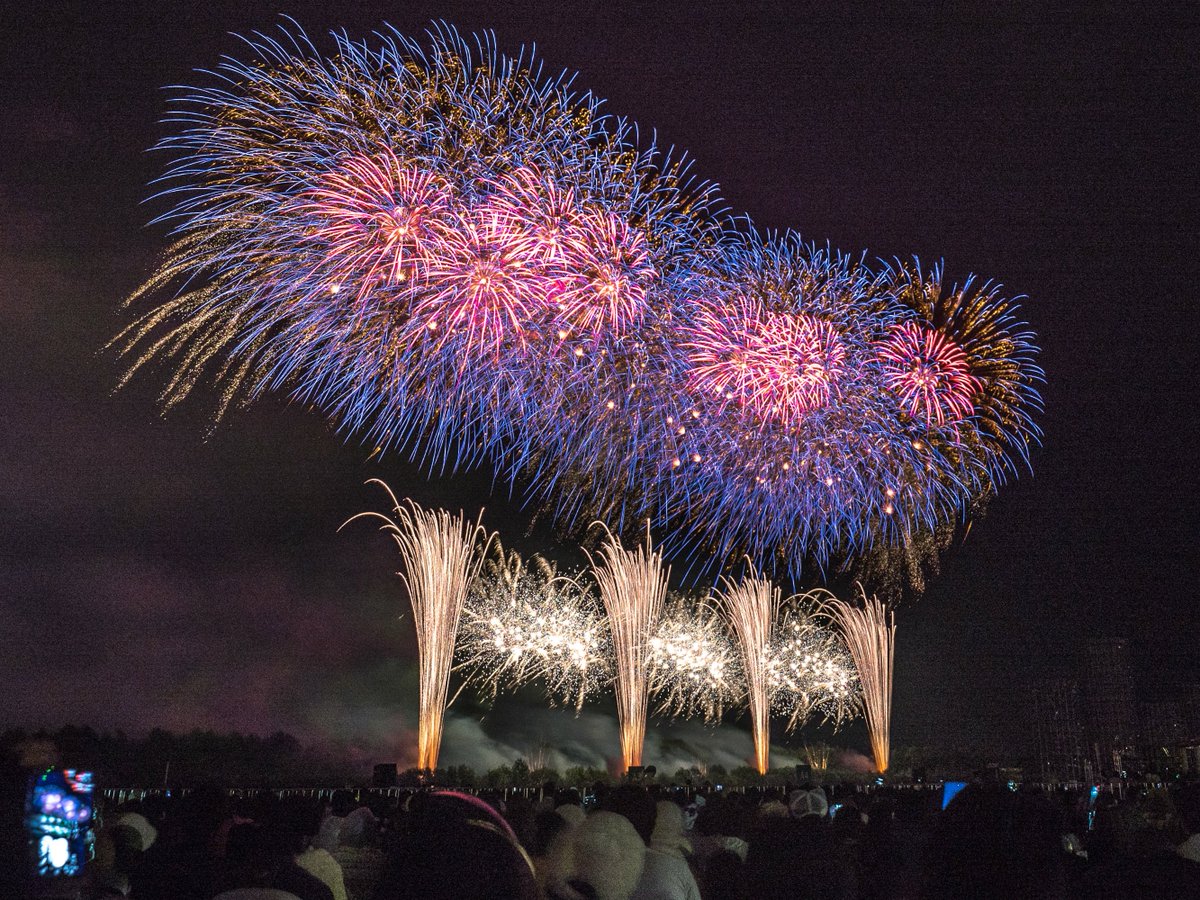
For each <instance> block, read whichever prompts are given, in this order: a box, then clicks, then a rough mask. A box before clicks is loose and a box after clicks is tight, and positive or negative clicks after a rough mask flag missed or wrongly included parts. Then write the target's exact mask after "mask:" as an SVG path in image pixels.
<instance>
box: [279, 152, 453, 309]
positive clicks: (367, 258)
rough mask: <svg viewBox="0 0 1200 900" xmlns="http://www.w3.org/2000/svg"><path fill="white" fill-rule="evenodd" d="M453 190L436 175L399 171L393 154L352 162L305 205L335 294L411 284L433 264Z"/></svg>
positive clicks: (310, 194)
mask: <svg viewBox="0 0 1200 900" xmlns="http://www.w3.org/2000/svg"><path fill="white" fill-rule="evenodd" d="M452 199H453V197H452V194H451V190H450V188H449V187H448V186H447V185H446V184H445V182H443V181H442V180H441V179H440V178H438V177H437V176H436V175H434V174H432V173H430V172H427V171H421V170H419V169H415V168H411V167H406V166H403V165H401V164H400V163H399V162H398V161H397V159H396V158H395V156H393V155H392V153H391V151H389V150H384V151H382V152H381V153H380V154H379V155H377V156H374V157H365V156H360V157H354V158H353V159H349V160H347V161H346V162H345V163H343V164H342V166H341V167H340V168H339V169H338V170H336V171H334V172H330V173H329V174H328V175H326V176H325V177H324V178H322V180H321V185H320V186H319V187H317V188H314V189H313V190H312V191H309V192H308V193H306V194H305V195H304V196H303V197H302V199H301V210H302V212H303V213H304V214H306V215H308V216H310V217H311V218H312V219H313V221H314V222H315V223H316V224H315V228H314V230H313V232H312V236H313V237H314V238H315V239H316V240H317V241H319V242H321V243H323V244H324V245H325V255H324V259H323V260H322V264H321V269H322V276H323V277H324V278H326V279H329V280H331V282H332V284H331V285H330V287H332V288H333V289H335V290H336V287H337V285H338V283H339V282H340V281H342V280H345V281H350V282H358V284H359V292H358V293H359V296H360V297H361V296H362V295H363V294H364V293H366V292H367V291H369V290H370V289H371V288H373V287H375V286H376V285H378V284H379V283H381V282H382V283H385V284H392V285H405V284H408V285H412V284H416V283H417V282H419V281H420V280H421V279H422V278H423V277H424V276H425V273H426V270H427V268H428V265H429V249H430V247H431V246H432V245H433V243H434V242H435V241H436V240H437V238H438V237H439V236H440V235H441V233H442V232H443V231H444V230H445V227H446V219H447V216H448V214H449V212H450V209H451V202H452Z"/></svg>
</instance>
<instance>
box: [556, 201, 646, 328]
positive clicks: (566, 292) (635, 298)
mask: <svg viewBox="0 0 1200 900" xmlns="http://www.w3.org/2000/svg"><path fill="white" fill-rule="evenodd" d="M563 249H564V253H563V256H562V257H561V261H562V264H561V268H560V271H559V273H558V277H557V278H556V282H555V286H556V288H557V290H556V292H555V294H554V296H553V301H554V303H555V304H556V305H557V309H558V318H559V319H560V321H562V322H564V323H566V324H568V325H570V326H571V327H573V328H577V329H581V330H584V331H588V332H592V333H599V332H601V331H611V332H615V333H620V332H622V331H624V330H625V329H626V328H628V327H630V326H631V325H634V324H636V323H637V322H639V321H641V318H642V316H643V315H644V314H645V309H646V296H647V292H648V289H649V287H650V284H651V282H652V281H653V280H654V279H655V278H656V277H657V275H658V272H657V270H656V269H655V268H654V264H653V263H652V262H651V260H650V250H649V246H648V244H647V241H646V236H645V234H644V233H643V232H642V231H641V230H640V229H637V228H631V227H630V226H629V224H628V223H626V222H625V221H623V220H622V219H621V218H619V217H617V216H615V215H613V214H612V213H608V212H603V211H588V212H587V213H585V214H584V216H583V218H582V220H581V222H580V226H579V229H578V231H577V233H576V235H575V237H574V238H573V239H572V240H570V241H568V242H566V243H565V244H564V246H563Z"/></svg>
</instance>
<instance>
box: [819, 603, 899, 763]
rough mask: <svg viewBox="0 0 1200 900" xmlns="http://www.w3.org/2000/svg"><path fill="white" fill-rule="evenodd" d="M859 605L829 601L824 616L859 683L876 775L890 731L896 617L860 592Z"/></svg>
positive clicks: (888, 744) (884, 758)
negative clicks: (834, 628) (834, 626)
mask: <svg viewBox="0 0 1200 900" xmlns="http://www.w3.org/2000/svg"><path fill="white" fill-rule="evenodd" d="M859 590H860V593H861V595H862V597H861V599H862V605H861V606H857V605H851V604H850V603H847V602H846V601H844V600H838V599H837V598H835V597H834V598H830V599H829V600H828V601H827V603H826V610H825V611H826V614H827V615H828V616H829V617H830V618H831V619H832V620H833V621H834V622H835V623H836V624H837V627H838V628H839V629H840V630H841V632H842V635H843V637H845V639H846V644H847V646H848V647H849V648H850V653H851V655H852V656H853V657H854V664H855V666H856V667H857V669H858V677H859V679H860V680H861V682H862V696H863V708H864V712H865V714H866V719H867V729H868V731H869V732H870V734H871V752H872V753H873V754H874V756H875V768H876V769H878V770H879V772H880V773H883V772H886V771H887V769H888V756H889V753H890V749H891V727H892V659H893V656H894V653H895V647H896V614H895V613H894V612H892V611H890V610H889V609H888V608H887V607H886V606H885V605H884V604H883V603H882V602H880V600H879V599H878V598H876V597H868V596H867V595H866V593H865V592H863V591H862V589H861V588H860V589H859Z"/></svg>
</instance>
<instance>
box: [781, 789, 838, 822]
mask: <svg viewBox="0 0 1200 900" xmlns="http://www.w3.org/2000/svg"><path fill="white" fill-rule="evenodd" d="M788 810H789V812H790V813H791V815H792V818H793V819H803V818H805V817H807V816H815V817H816V818H818V819H824V818H825V814H826V813H827V812H829V801H828V800H827V799H826V798H825V792H824V791H823V790H821V789H820V788H809V789H807V790H806V789H800V790H796V791H792V793H791V795H790V796H789V797H788Z"/></svg>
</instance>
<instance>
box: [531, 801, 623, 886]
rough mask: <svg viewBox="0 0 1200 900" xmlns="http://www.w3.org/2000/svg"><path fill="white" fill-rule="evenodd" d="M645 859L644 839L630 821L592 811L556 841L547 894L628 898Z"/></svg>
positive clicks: (548, 865) (548, 864) (547, 872)
mask: <svg viewBox="0 0 1200 900" xmlns="http://www.w3.org/2000/svg"><path fill="white" fill-rule="evenodd" d="M614 793H615V792H614ZM645 857H646V845H645V842H644V840H643V839H642V837H641V835H639V834H638V833H637V831H636V830H635V829H634V827H633V825H632V824H631V823H630V821H629V819H627V818H626V817H625V816H623V815H618V814H617V813H614V812H604V811H601V812H596V813H592V814H591V815H590V816H588V817H587V819H586V820H584V821H583V822H582V823H580V825H579V826H578V827H576V828H572V829H570V830H568V831H564V832H563V833H562V834H560V835H559V836H558V838H557V839H556V840H555V841H554V842H553V844H552V845H551V848H550V853H549V855H548V857H547V859H546V863H545V866H544V872H545V876H546V879H545V880H546V894H547V896H548V897H550V898H552V900H628V898H629V897H630V896H631V895H632V894H633V891H634V889H635V888H636V887H637V883H638V880H639V879H640V878H641V876H642V866H643V865H644V864H645Z"/></svg>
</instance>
